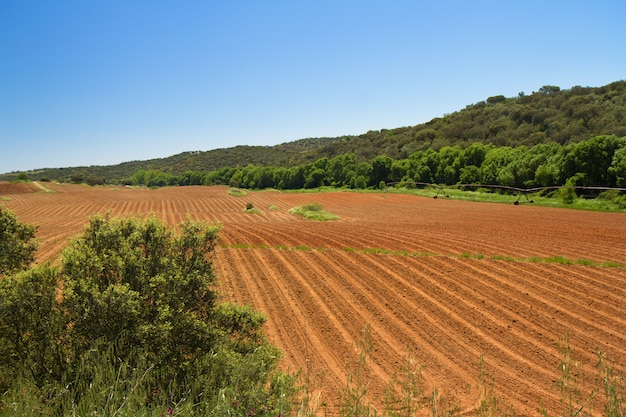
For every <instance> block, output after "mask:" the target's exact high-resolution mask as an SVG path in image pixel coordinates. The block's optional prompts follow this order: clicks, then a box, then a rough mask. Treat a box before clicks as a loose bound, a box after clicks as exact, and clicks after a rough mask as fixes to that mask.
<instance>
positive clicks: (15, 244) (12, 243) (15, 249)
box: [0, 206, 38, 279]
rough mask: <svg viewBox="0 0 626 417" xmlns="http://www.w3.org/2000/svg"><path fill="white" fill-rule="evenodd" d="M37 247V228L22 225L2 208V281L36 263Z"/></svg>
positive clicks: (0, 268) (0, 272)
mask: <svg viewBox="0 0 626 417" xmlns="http://www.w3.org/2000/svg"><path fill="white" fill-rule="evenodd" d="M37 247H38V245H37V242H36V241H35V227H33V226H31V225H27V224H23V223H21V222H20V221H18V220H17V217H15V214H13V213H12V212H11V211H9V210H7V209H4V208H2V206H0V279H2V276H3V275H5V274H11V273H13V272H16V271H20V270H24V269H26V268H27V267H28V266H29V265H30V264H31V263H32V262H33V261H34V259H35V251H36V250H37Z"/></svg>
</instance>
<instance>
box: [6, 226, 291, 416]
mask: <svg viewBox="0 0 626 417" xmlns="http://www.w3.org/2000/svg"><path fill="white" fill-rule="evenodd" d="M219 231H220V226H219V225H209V224H205V223H203V222H196V221H192V220H187V221H185V222H183V223H182V224H181V225H179V227H178V229H177V230H175V231H173V230H169V229H167V228H166V227H165V226H164V224H163V223H162V222H161V221H160V220H158V219H156V218H153V217H150V218H148V219H131V218H111V217H109V215H96V216H93V217H92V218H91V219H90V220H89V223H88V224H87V226H86V227H85V229H84V231H83V233H82V234H81V235H80V236H78V237H77V238H75V239H74V240H72V241H71V242H70V245H69V247H68V248H67V249H66V251H65V252H64V255H63V260H62V262H61V265H60V267H52V266H48V265H46V266H41V267H37V268H33V269H31V270H27V271H23V272H19V273H15V274H13V275H9V276H7V277H5V278H4V279H2V280H0V389H1V392H3V393H7V394H5V395H4V397H5V398H4V401H6V398H9V397H11V396H12V395H13V394H11V393H13V392H18V391H21V390H23V389H24V387H30V388H29V389H34V390H36V391H37V392H38V396H37V398H38V401H41V414H42V415H67V414H68V413H70V412H72V413H77V414H78V415H87V414H92V413H95V414H98V415H112V414H115V413H116V412H118V414H119V413H122V411H123V413H122V414H125V415H138V414H143V415H145V414H144V411H145V410H150V409H154V407H157V408H159V407H160V408H161V409H162V408H163V407H165V406H166V405H170V406H172V407H174V406H178V407H183V408H185V410H184V413H185V414H187V415H209V414H214V413H215V412H217V411H218V410H222V411H224V410H225V408H224V407H226V405H228V406H229V407H232V404H233V402H238V403H239V404H241V408H240V409H239V410H236V412H235V410H231V411H233V412H234V413H231V414H233V415H248V413H249V412H250V410H253V409H255V410H262V409H265V410H270V408H271V407H273V408H274V409H275V410H276V413H281V412H282V413H284V412H285V411H287V410H288V408H289V406H290V404H291V397H290V396H291V395H294V394H293V393H294V391H293V379H290V377H289V376H287V375H284V374H282V373H280V372H279V371H278V370H277V366H278V360H279V358H280V357H281V355H280V352H279V351H278V350H277V349H276V348H275V347H273V346H271V345H270V344H269V343H268V342H267V340H266V339H265V336H264V335H263V332H262V326H263V323H264V322H265V318H264V316H262V315H261V314H260V313H257V312H255V311H254V310H253V309H252V308H250V307H249V306H245V307H241V306H237V305H235V304H230V303H228V304H220V303H218V302H217V294H216V292H215V285H216V276H215V273H214V270H213V257H214V249H215V247H216V245H217V242H218V233H219ZM12 239H15V237H13V238H12ZM10 240H11V239H10ZM18 240H19V239H18ZM27 260H28V259H25V261H27ZM15 269H19V268H15V267H13V266H11V268H10V269H7V270H10V271H13V270H15ZM14 390H17V391H14ZM285 393H288V394H285ZM7 396H8V397H7ZM11 398H12V397H11ZM13 400H15V398H13ZM13 400H12V401H13ZM17 400H18V401H20V400H19V399H17ZM4 401H3V398H2V397H0V414H2V403H3V402H4ZM24 401H27V402H29V404H28V405H26V404H23V405H19V407H17V406H16V407H17V408H21V409H26V408H28V407H31V406H32V404H30V402H32V401H34V396H24ZM183 405H184V406H183ZM31 408H32V407H31ZM120 410H122V411H120ZM139 410H144V411H142V412H141V413H139V412H138V411H139ZM244 410H246V411H245V412H244ZM26 415H27V414H26ZM152 415H154V413H153V414H152ZM159 415H160V414H159Z"/></svg>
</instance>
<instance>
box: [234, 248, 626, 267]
mask: <svg viewBox="0 0 626 417" xmlns="http://www.w3.org/2000/svg"><path fill="white" fill-rule="evenodd" d="M222 247H223V248H225V249H274V250H282V251H304V252H313V251H317V252H325V251H338V249H332V248H324V247H321V246H317V247H315V248H312V247H310V246H306V245H298V246H287V245H276V246H269V245H265V244H260V245H253V244H248V243H233V244H230V245H227V244H222ZM341 251H343V252H348V253H363V254H375V255H395V256H412V257H415V258H425V257H441V258H463V259H488V260H493V261H507V262H526V263H546V264H561V265H584V266H593V267H597V268H626V264H624V263H620V262H613V261H605V262H597V261H592V260H590V259H569V258H566V257H564V256H552V257H540V256H532V257H529V258H516V257H514V256H510V255H491V256H487V255H483V254H480V253H468V252H463V253H460V254H441V253H432V252H411V251H407V250H391V249H382V248H363V249H355V248H350V247H345V248H343V249H341Z"/></svg>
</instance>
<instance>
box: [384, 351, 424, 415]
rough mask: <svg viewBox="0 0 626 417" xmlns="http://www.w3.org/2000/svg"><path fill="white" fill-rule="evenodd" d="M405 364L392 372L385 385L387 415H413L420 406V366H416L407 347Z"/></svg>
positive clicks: (421, 395)
mask: <svg viewBox="0 0 626 417" xmlns="http://www.w3.org/2000/svg"><path fill="white" fill-rule="evenodd" d="M405 360H406V362H405V364H404V365H402V366H401V367H400V372H399V373H394V374H393V376H392V377H391V380H390V381H389V383H388V384H387V386H386V387H385V408H386V416H387V417H413V416H415V413H416V412H417V411H418V410H419V409H420V408H422V404H421V402H420V401H421V399H422V397H423V388H422V368H423V367H422V366H418V365H417V363H416V362H415V358H413V355H412V354H411V350H410V349H409V350H408V352H407V354H406V356H405Z"/></svg>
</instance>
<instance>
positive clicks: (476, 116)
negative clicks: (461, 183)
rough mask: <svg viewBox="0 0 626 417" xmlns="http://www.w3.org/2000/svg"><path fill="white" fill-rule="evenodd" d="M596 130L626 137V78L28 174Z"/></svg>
mask: <svg viewBox="0 0 626 417" xmlns="http://www.w3.org/2000/svg"><path fill="white" fill-rule="evenodd" d="M597 135H616V136H626V81H616V82H613V83H611V84H608V85H606V86H603V87H580V86H575V87H572V88H571V89H567V90H566V89H561V88H559V87H558V86H549V85H546V86H543V87H541V88H539V90H538V91H536V92H532V93H531V94H525V93H523V92H520V93H519V94H518V96H517V97H509V98H507V97H504V96H502V95H499V96H492V97H488V98H487V99H485V100H484V101H480V102H478V103H474V104H470V105H468V106H466V107H465V108H464V109H462V110H459V111H456V112H454V113H451V114H448V115H445V116H444V117H441V118H435V119H433V120H431V121H429V122H427V123H422V124H418V125H415V126H410V127H398V128H394V129H382V130H380V131H369V132H367V133H364V134H361V135H357V136H341V137H336V138H306V139H300V140H296V141H293V142H287V143H283V144H279V145H276V146H235V147H231V148H223V149H214V150H210V151H195V152H183V153H180V154H177V155H174V156H170V157H167V158H159V159H151V160H146V161H131V162H124V163H121V164H118V165H110V166H89V167H87V166H84V167H71V168H46V169H40V170H34V171H29V172H27V174H28V177H29V178H30V179H42V178H43V179H45V178H48V179H51V180H62V181H63V180H64V181H70V180H72V178H74V180H79V179H81V178H83V179H85V178H88V177H92V178H100V179H102V180H104V181H106V182H120V181H124V179H128V178H130V177H131V176H132V175H133V174H134V173H136V172H137V171H139V170H160V171H163V172H166V173H170V174H172V175H180V174H182V173H184V172H187V171H203V172H207V171H214V170H218V169H220V168H224V167H237V166H239V167H242V166H246V165H250V164H253V165H261V166H276V167H291V166H295V165H299V164H303V163H306V162H311V161H315V160H317V159H320V158H323V157H328V158H332V157H333V156H336V155H340V154H344V153H353V154H354V155H356V157H357V159H358V160H360V161H372V160H373V159H374V158H376V157H377V156H381V155H385V156H388V157H390V158H393V159H401V158H407V157H408V156H409V155H411V154H412V153H414V152H416V151H419V150H425V149H429V148H432V149H434V150H439V149H441V148H442V147H443V146H446V145H459V146H461V147H465V146H468V145H470V144H472V143H475V142H480V143H483V144H494V145H496V146H512V147H515V146H519V145H526V146H532V145H536V144H539V143H547V142H557V143H559V144H561V145H567V144H570V143H577V142H580V141H583V140H586V139H589V138H591V137H594V136H597ZM18 175H19V173H8V174H4V175H0V179H3V180H12V179H15V178H17V176H18Z"/></svg>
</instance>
